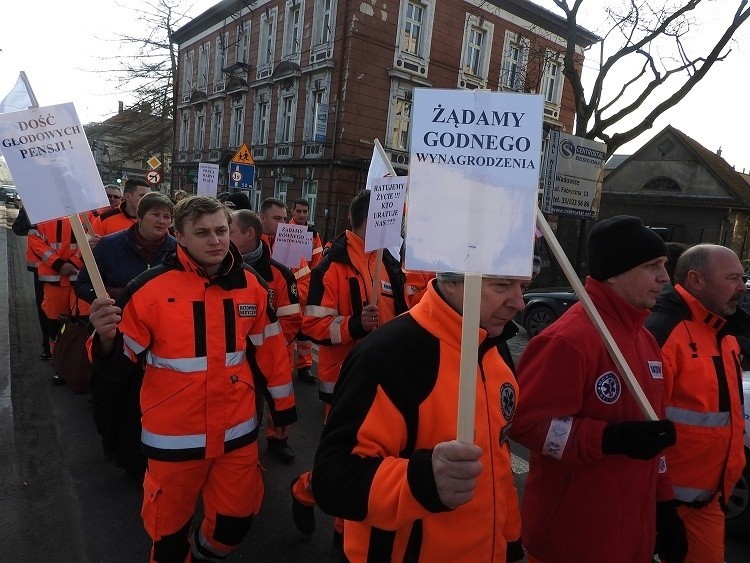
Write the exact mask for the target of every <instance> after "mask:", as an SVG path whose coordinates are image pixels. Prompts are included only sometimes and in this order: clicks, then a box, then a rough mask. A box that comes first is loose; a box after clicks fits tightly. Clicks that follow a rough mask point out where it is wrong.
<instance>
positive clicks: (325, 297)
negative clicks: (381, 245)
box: [302, 231, 406, 403]
mask: <svg viewBox="0 0 750 563" xmlns="http://www.w3.org/2000/svg"><path fill="white" fill-rule="evenodd" d="M364 249H365V243H364V241H363V240H362V239H361V238H359V237H358V236H357V235H355V234H354V233H352V232H351V231H345V233H344V234H342V235H340V236H339V237H337V238H336V240H334V241H333V243H332V245H331V247H330V249H329V251H328V252H327V253H326V254H325V256H324V257H323V260H322V261H321V262H320V264H318V266H317V267H316V268H314V269H313V272H312V276H311V278H310V293H309V294H308V298H307V305H306V307H305V312H304V315H303V317H302V332H303V333H304V334H305V335H307V336H308V337H309V338H310V340H312V341H313V342H315V343H317V344H320V345H321V347H320V350H319V360H318V390H319V395H320V398H321V400H323V401H325V402H328V403H330V402H331V396H332V394H333V388H334V386H335V384H336V381H338V378H339V370H340V369H341V363H342V362H343V361H344V358H346V355H347V354H348V353H349V352H350V351H351V349H352V348H353V347H354V345H355V344H356V343H357V341H358V340H359V339H361V338H363V337H365V336H367V335H368V334H369V333H368V332H366V331H365V329H364V328H363V327H362V320H361V313H362V309H363V308H364V306H365V305H367V304H368V303H369V302H370V294H371V293H372V282H373V277H372V276H373V274H374V272H375V260H376V257H377V252H370V253H368V254H365V251H364ZM383 265H384V267H383V268H381V270H380V296H379V298H378V316H379V321H380V325H383V324H385V323H386V322H388V321H390V320H391V319H393V318H394V317H395V316H396V315H398V314H401V313H403V312H404V311H406V302H405V301H404V296H403V289H404V285H403V274H402V272H401V267H400V264H399V263H398V261H397V260H396V259H394V258H393V257H392V256H391V255H390V253H389V252H388V251H387V250H384V251H383Z"/></svg>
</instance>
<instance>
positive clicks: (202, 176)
mask: <svg viewBox="0 0 750 563" xmlns="http://www.w3.org/2000/svg"><path fill="white" fill-rule="evenodd" d="M218 186H219V165H218V164H208V163H206V162H201V163H199V164H198V187H197V189H196V193H197V194H198V195H208V196H211V197H216V191H217V189H218Z"/></svg>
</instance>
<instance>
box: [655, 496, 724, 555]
mask: <svg viewBox="0 0 750 563" xmlns="http://www.w3.org/2000/svg"><path fill="white" fill-rule="evenodd" d="M677 514H679V515H680V518H682V521H683V522H684V523H685V531H686V532H687V541H688V552H687V557H685V563H724V513H723V512H722V510H721V506H719V500H718V499H717V498H714V499H713V500H712V501H711V502H709V503H708V504H707V505H706V506H705V507H703V508H690V507H689V506H678V507H677ZM667 563H669V562H667Z"/></svg>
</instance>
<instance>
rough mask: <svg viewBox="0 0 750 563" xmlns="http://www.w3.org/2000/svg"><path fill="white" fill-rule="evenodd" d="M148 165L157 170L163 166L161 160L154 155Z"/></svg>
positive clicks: (147, 162)
mask: <svg viewBox="0 0 750 563" xmlns="http://www.w3.org/2000/svg"><path fill="white" fill-rule="evenodd" d="M146 164H148V165H149V166H150V167H151V168H152V169H156V168H159V166H161V160H159V159H158V158H157V157H156V155H154V156H152V157H151V158H149V159H148V160H147V161H146Z"/></svg>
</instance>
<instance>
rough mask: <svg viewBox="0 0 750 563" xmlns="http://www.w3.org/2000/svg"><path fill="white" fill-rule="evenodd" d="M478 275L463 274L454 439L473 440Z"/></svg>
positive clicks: (477, 341) (480, 282)
mask: <svg viewBox="0 0 750 563" xmlns="http://www.w3.org/2000/svg"><path fill="white" fill-rule="evenodd" d="M481 292H482V275H481V274H466V275H465V276H464V307H463V320H462V322H461V371H460V379H459V383H458V422H457V430H456V439H457V440H458V441H459V442H463V443H464V444H473V443H474V411H475V409H476V400H477V398H476V395H477V361H478V356H479V306H480V302H481Z"/></svg>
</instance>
